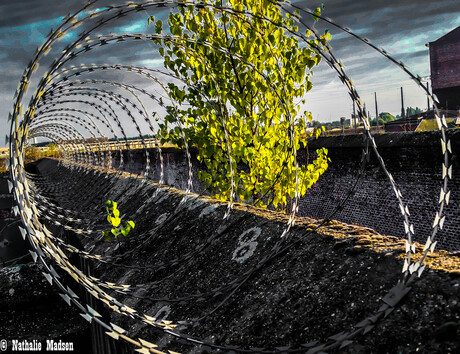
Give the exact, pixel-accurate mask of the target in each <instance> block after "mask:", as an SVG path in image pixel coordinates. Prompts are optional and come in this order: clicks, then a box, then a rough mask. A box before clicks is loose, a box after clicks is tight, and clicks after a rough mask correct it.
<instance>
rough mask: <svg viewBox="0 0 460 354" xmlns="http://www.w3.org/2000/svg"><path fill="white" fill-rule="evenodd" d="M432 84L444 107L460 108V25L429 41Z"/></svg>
mask: <svg viewBox="0 0 460 354" xmlns="http://www.w3.org/2000/svg"><path fill="white" fill-rule="evenodd" d="M429 48H430V66H431V84H432V87H433V92H434V93H435V94H436V96H437V97H438V99H439V103H440V104H441V107H442V108H444V109H451V110H452V109H455V110H456V109H460V27H457V28H456V29H454V30H452V31H450V32H449V33H447V34H446V35H444V36H442V37H441V38H439V39H438V40H436V41H434V42H430V43H429Z"/></svg>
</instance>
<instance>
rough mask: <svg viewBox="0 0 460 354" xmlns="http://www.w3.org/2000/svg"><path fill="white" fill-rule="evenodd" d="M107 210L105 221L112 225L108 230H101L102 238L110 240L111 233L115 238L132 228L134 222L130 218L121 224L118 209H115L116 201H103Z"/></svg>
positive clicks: (126, 233) (125, 233) (125, 234)
mask: <svg viewBox="0 0 460 354" xmlns="http://www.w3.org/2000/svg"><path fill="white" fill-rule="evenodd" d="M105 209H106V210H107V221H108V222H109V223H110V224H111V225H112V226H113V227H112V229H111V230H110V231H102V234H103V235H104V240H106V241H110V239H111V235H113V237H114V238H115V239H116V238H117V237H118V236H119V235H123V236H127V235H128V234H129V232H130V231H131V230H132V229H134V226H135V224H134V222H133V221H132V220H129V221H126V222H125V223H124V224H123V226H121V219H120V211H119V210H118V209H117V202H114V201H112V200H108V201H107V202H106V203H105Z"/></svg>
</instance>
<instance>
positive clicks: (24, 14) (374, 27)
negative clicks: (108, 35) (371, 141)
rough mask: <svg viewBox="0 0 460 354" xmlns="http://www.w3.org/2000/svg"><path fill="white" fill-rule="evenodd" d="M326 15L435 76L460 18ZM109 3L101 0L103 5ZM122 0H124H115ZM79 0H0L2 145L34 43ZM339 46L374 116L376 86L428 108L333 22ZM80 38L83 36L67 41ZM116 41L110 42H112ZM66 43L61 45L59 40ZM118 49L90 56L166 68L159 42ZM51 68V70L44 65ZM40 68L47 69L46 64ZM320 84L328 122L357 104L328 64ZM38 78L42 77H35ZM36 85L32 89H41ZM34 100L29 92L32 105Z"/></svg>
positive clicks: (439, 4)
mask: <svg viewBox="0 0 460 354" xmlns="http://www.w3.org/2000/svg"><path fill="white" fill-rule="evenodd" d="M323 2H324V4H325V10H324V12H323V13H324V15H325V16H328V17H330V18H331V19H333V20H334V21H335V22H337V23H339V24H341V25H343V26H344V27H349V28H351V29H352V30H353V31H355V32H356V33H357V34H359V35H360V36H363V37H366V38H368V39H370V40H371V41H372V42H373V43H375V44H377V45H378V46H379V47H383V48H385V49H386V50H387V51H388V52H389V53H390V54H392V55H394V56H395V57H396V58H397V59H398V60H402V61H403V62H404V63H405V64H406V65H407V66H408V67H409V68H410V69H411V70H412V71H413V72H415V73H416V74H419V75H420V76H422V77H423V76H428V75H429V74H430V72H429V55H428V48H427V47H426V46H425V44H426V43H428V42H431V41H435V40H436V39H438V38H439V37H441V36H443V35H444V34H446V33H448V32H449V31H451V30H452V29H454V28H456V27H457V26H459V25H460V2H459V0H437V1H431V0H387V1H382V0H375V1H369V0H325V1H323ZM107 3H109V2H108V1H104V0H102V1H100V3H99V4H98V6H99V7H102V6H103V5H105V4H107ZM112 3H114V4H121V3H123V2H120V1H117V0H113V1H112ZM293 3H295V4H296V5H297V6H300V7H308V8H314V7H316V6H317V5H318V4H319V3H320V1H318V2H313V1H309V0H302V1H293ZM80 4H81V2H80V1H75V0H65V1H63V0H15V1H6V0H0V63H1V66H0V67H1V70H0V120H2V122H3V123H2V124H0V134H1V135H0V136H1V139H0V145H3V143H4V141H3V140H4V138H3V137H4V135H5V133H6V131H7V130H9V128H7V115H8V112H9V111H11V110H12V104H13V95H14V91H15V89H16V88H17V85H18V82H19V80H20V78H21V74H22V72H23V71H24V68H25V67H26V65H27V63H28V62H29V60H30V58H31V57H32V54H33V52H34V50H35V49H36V48H37V46H39V45H40V44H41V43H43V41H44V39H45V36H46V35H47V34H48V33H49V32H50V30H51V28H56V27H57V26H58V25H59V23H60V21H61V20H62V17H63V16H65V15H66V14H67V13H69V12H73V11H75V10H77V9H78V8H79V7H80ZM155 11H156V10H151V11H148V12H139V13H137V14H136V15H135V16H132V17H129V18H123V19H121V20H120V21H118V22H116V27H111V28H107V29H106V32H116V33H123V32H126V33H148V32H150V33H151V32H152V28H151V27H148V26H147V24H146V19H147V17H148V16H149V15H153V14H155V15H157V17H158V15H160V17H164V16H166V15H165V13H164V11H165V10H164V9H162V10H161V11H163V12H162V13H158V12H155ZM318 28H319V29H321V28H329V29H330V30H331V32H332V35H333V36H332V42H331V44H332V47H333V49H334V51H335V53H336V56H337V57H338V58H340V59H341V60H342V62H343V63H344V64H345V69H346V71H347V73H348V74H349V75H350V76H351V78H352V79H353V81H354V82H355V84H356V85H357V88H358V92H359V93H360V95H361V96H362V97H363V99H364V100H365V101H366V103H367V106H368V110H370V111H371V115H372V116H374V115H375V113H374V112H375V108H374V91H375V92H377V95H378V99H379V111H380V112H382V111H388V112H391V113H393V114H398V113H399V112H400V91H399V87H400V86H403V87H404V90H405V101H406V105H408V106H409V105H410V106H419V107H421V108H426V97H425V96H424V95H423V92H421V91H420V90H418V89H417V88H416V87H415V85H414V84H412V83H411V81H410V80H409V78H408V77H407V76H406V75H405V74H404V73H403V72H402V71H400V70H399V69H398V68H397V67H396V66H395V65H394V64H392V63H390V62H389V61H388V60H386V59H385V58H383V57H381V56H380V55H377V54H376V53H374V52H373V51H372V50H370V49H369V48H366V47H365V46H364V45H363V44H362V43H360V42H358V41H357V40H355V39H353V38H351V37H350V36H348V35H346V34H344V33H340V32H339V31H337V30H336V29H334V28H333V27H332V26H330V25H324V26H321V25H320V24H318ZM72 39H75V35H73V36H69V37H67V38H66V39H65V40H64V41H63V44H66V43H67V42H66V41H71V40H72ZM108 47H110V46H107V48H108ZM57 48H59V46H57ZM114 48H115V47H110V49H104V47H102V48H101V50H98V51H96V50H94V51H91V53H88V54H89V55H87V56H86V57H85V58H83V59H85V60H82V62H85V63H96V64H102V63H106V62H111V63H120V64H140V65H143V66H149V65H150V66H153V67H155V66H156V67H158V66H159V65H161V63H160V62H159V60H158V58H157V57H156V56H155V55H152V52H153V50H154V49H155V48H153V46H151V45H150V46H149V45H146V44H145V43H144V44H143V47H140V46H137V47H135V46H133V45H128V46H126V47H123V46H118V47H117V48H116V49H114ZM56 55H57V52H56V51H54V52H51V53H50V54H49V55H48V57H47V58H45V61H43V62H42V66H41V69H42V70H44V68H46V67H47V65H49V63H50V62H51V59H53V58H54V56H56ZM41 72H43V71H41ZM39 73H40V71H39ZM313 82H314V89H313V90H312V92H310V93H309V95H308V96H307V97H306V100H307V102H308V103H307V107H308V108H309V109H310V110H311V111H312V113H313V117H314V119H319V120H320V121H332V120H338V119H339V117H340V116H346V117H349V116H350V113H351V111H352V104H351V101H350V99H349V98H348V95H347V92H346V91H345V89H344V87H343V86H342V85H341V84H340V82H339V80H338V79H337V78H336V77H335V76H334V75H333V74H332V73H331V71H330V70H329V69H328V68H326V66H325V65H321V68H319V70H317V71H316V72H315V75H314V79H313ZM35 85H36V83H35ZM33 89H34V87H33V85H32V87H31V89H29V90H30V91H33ZM26 103H28V99H27V100H25V101H24V104H26Z"/></svg>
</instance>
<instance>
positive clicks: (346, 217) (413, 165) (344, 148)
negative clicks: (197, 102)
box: [114, 131, 460, 251]
mask: <svg viewBox="0 0 460 354" xmlns="http://www.w3.org/2000/svg"><path fill="white" fill-rule="evenodd" d="M449 136H450V138H451V140H452V149H453V157H452V163H453V176H454V178H453V180H451V181H450V184H449V189H450V190H452V194H451V198H450V199H451V205H449V206H448V208H447V211H446V215H447V216H446V222H445V224H444V229H443V230H442V231H440V234H439V236H438V237H439V242H438V247H440V248H442V249H447V250H451V251H453V250H460V238H459V236H458V235H459V234H460V223H459V221H460V211H459V209H458V208H457V207H456V205H457V204H456V201H457V200H459V199H460V195H459V194H460V182H459V180H458V179H457V178H456V177H455V176H457V174H459V173H460V167H459V164H458V152H459V150H460V141H459V138H460V131H457V132H456V131H451V132H449ZM375 139H376V143H377V146H378V147H379V153H380V154H381V155H382V157H383V159H384V161H385V163H386V166H387V168H388V170H389V172H390V173H391V174H392V175H393V177H394V179H395V181H396V183H397V184H398V186H399V187H400V189H401V192H402V194H403V199H404V201H405V203H406V204H408V206H409V210H410V212H411V216H410V221H411V222H412V223H413V224H414V228H415V234H416V240H417V241H419V242H424V241H425V240H426V238H427V236H428V235H429V234H430V233H431V225H432V223H433V220H434V216H435V213H436V211H437V202H438V199H439V193H440V188H441V172H442V161H443V157H442V154H441V144H440V133H438V132H424V133H413V134H411V133H390V134H382V135H379V136H376V138H375ZM362 145H363V139H362V136H361V135H348V136H336V137H325V138H320V139H319V140H316V141H312V142H310V145H309V151H310V155H311V156H310V157H313V156H312V151H313V152H314V151H315V149H317V148H320V147H322V146H324V147H326V148H328V150H329V156H330V158H331V160H332V162H331V163H330V167H329V169H328V171H326V173H325V174H324V175H323V176H322V177H321V178H320V180H319V182H318V183H317V184H316V185H314V186H313V188H312V189H311V190H310V191H308V193H307V194H306V195H305V196H304V197H303V198H302V199H301V202H300V208H299V214H300V215H302V216H311V217H314V218H320V219H321V218H326V217H328V216H329V215H330V214H331V213H332V212H333V211H334V210H335V207H336V206H337V205H338V204H339V202H340V201H341V200H342V198H344V197H345V195H346V193H347V191H348V190H349V189H350V188H352V186H353V185H354V183H355V182H356V174H357V172H358V169H359V163H360V160H361V155H362ZM195 155H196V154H195V152H193V151H192V157H194V156H195ZM299 156H300V160H301V161H303V162H305V161H306V152H305V151H304V152H300V153H299ZM114 158H115V159H116V160H117V159H118V157H117V156H116V154H115V155H114ZM150 159H151V161H152V165H155V166H156V168H155V170H154V173H153V174H152V176H151V178H153V179H154V180H158V179H159V175H160V173H159V170H160V167H159V166H160V163H159V159H158V154H157V152H156V151H154V150H150ZM163 159H164V174H165V184H168V185H170V186H173V187H175V188H178V189H182V190H184V189H185V188H186V186H187V178H188V167H187V163H186V160H185V154H184V153H183V152H181V151H178V150H176V149H172V148H168V149H165V150H164V151H163ZM125 160H126V162H127V165H126V166H125V168H126V169H128V170H130V171H132V172H136V173H139V172H140V171H142V170H143V169H144V167H145V166H144V161H145V152H144V151H142V150H137V151H133V152H132V155H131V157H129V156H128V154H126V156H125ZM193 161H194V162H193V170H194V178H193V185H194V187H193V191H194V192H195V193H203V194H209V193H207V192H206V191H205V190H204V188H203V186H202V185H201V184H200V181H199V180H198V178H197V177H196V172H197V171H198V169H199V164H198V162H197V161H196V159H195V158H193ZM115 165H116V164H115ZM333 218H334V219H336V220H340V221H343V222H346V223H355V224H358V225H363V226H367V227H371V228H373V229H375V230H376V231H377V232H379V233H381V234H387V235H393V236H397V237H403V236H404V225H403V219H402V216H401V213H400V211H399V205H398V203H397V201H396V198H395V196H394V192H393V189H392V188H391V186H390V184H389V181H388V180H387V178H386V177H385V175H384V173H383V171H382V170H381V168H380V166H379V165H378V162H377V159H376V157H375V155H374V154H373V153H372V154H371V157H370V161H369V162H368V163H367V166H366V169H365V173H364V176H363V177H362V178H361V179H360V181H359V183H358V186H357V188H356V193H355V195H354V196H353V197H352V198H350V199H349V200H348V201H347V202H346V204H345V207H344V209H343V210H341V211H340V212H338V213H336V214H335V215H334V217H333Z"/></svg>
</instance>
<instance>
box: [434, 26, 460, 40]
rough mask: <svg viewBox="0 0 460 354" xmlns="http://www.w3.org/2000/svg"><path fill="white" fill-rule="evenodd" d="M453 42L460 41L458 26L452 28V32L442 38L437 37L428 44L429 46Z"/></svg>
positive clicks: (459, 27) (459, 28)
mask: <svg viewBox="0 0 460 354" xmlns="http://www.w3.org/2000/svg"><path fill="white" fill-rule="evenodd" d="M455 40H460V26H458V27H457V28H454V29H453V30H452V31H450V32H448V33H446V34H445V35H444V36H442V37H439V38H438V39H437V40H435V41H433V42H430V44H431V43H439V42H446V41H455Z"/></svg>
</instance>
